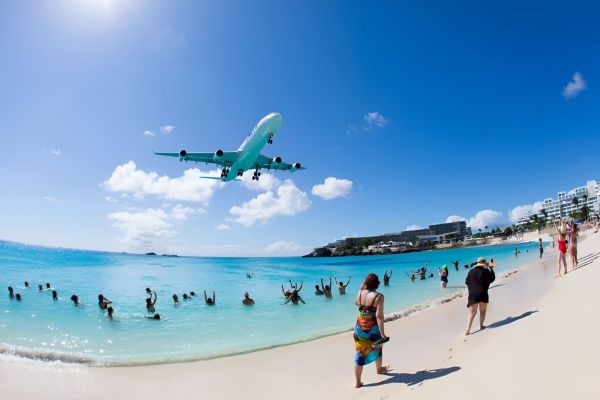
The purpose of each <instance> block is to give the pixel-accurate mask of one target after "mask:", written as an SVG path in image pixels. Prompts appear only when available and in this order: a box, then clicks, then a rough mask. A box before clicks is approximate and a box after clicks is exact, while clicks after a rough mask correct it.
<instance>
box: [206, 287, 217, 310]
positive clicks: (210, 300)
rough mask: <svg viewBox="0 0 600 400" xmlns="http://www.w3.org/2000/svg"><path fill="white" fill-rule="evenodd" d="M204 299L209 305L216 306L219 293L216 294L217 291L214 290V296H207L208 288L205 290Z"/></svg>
mask: <svg viewBox="0 0 600 400" xmlns="http://www.w3.org/2000/svg"><path fill="white" fill-rule="evenodd" d="M204 301H205V302H206V304H208V305H209V306H214V305H215V304H216V303H217V295H216V294H215V291H214V290H213V295H212V298H211V297H206V290H205V291H204Z"/></svg>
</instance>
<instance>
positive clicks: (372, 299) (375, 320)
mask: <svg viewBox="0 0 600 400" xmlns="http://www.w3.org/2000/svg"><path fill="white" fill-rule="evenodd" d="M378 287H379V278H378V277H377V275H375V274H369V275H367V277H366V278H365V282H364V283H363V284H362V286H361V288H360V290H359V291H358V293H357V295H356V299H355V300H354V304H355V305H357V306H358V318H357V320H356V326H355V327H354V335H353V336H354V348H355V349H356V354H355V357H354V364H355V365H354V377H355V379H356V382H355V383H356V387H357V388H359V387H361V386H362V385H363V383H362V380H361V377H362V371H363V367H364V366H365V365H366V364H369V363H371V362H373V361H375V367H376V368H377V373H378V374H385V373H386V372H388V371H389V369H390V367H389V365H388V366H385V367H384V366H383V358H382V357H383V344H382V343H381V341H382V340H386V341H387V340H388V338H387V336H385V327H384V317H383V302H384V297H383V294H381V293H379V292H377V288H378Z"/></svg>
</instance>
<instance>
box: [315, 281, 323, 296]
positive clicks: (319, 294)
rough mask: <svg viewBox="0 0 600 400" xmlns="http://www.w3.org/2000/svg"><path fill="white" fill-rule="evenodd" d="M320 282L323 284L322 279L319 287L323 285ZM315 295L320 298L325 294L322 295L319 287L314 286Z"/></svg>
mask: <svg viewBox="0 0 600 400" xmlns="http://www.w3.org/2000/svg"><path fill="white" fill-rule="evenodd" d="M322 282H323V279H321V285H323V283H322ZM315 294H316V295H317V296H322V295H324V294H325V293H323V291H322V290H321V288H320V287H319V285H315Z"/></svg>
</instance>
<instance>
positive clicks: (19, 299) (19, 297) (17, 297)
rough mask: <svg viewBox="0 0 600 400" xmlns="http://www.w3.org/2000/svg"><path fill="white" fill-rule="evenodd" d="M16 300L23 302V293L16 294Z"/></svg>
mask: <svg viewBox="0 0 600 400" xmlns="http://www.w3.org/2000/svg"><path fill="white" fill-rule="evenodd" d="M15 299H17V301H21V300H23V298H22V297H21V293H17V294H15Z"/></svg>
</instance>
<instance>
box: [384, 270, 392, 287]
mask: <svg viewBox="0 0 600 400" xmlns="http://www.w3.org/2000/svg"><path fill="white" fill-rule="evenodd" d="M391 277H392V270H390V274H389V275H388V273H387V271H385V272H384V273H383V286H390V278H391Z"/></svg>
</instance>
